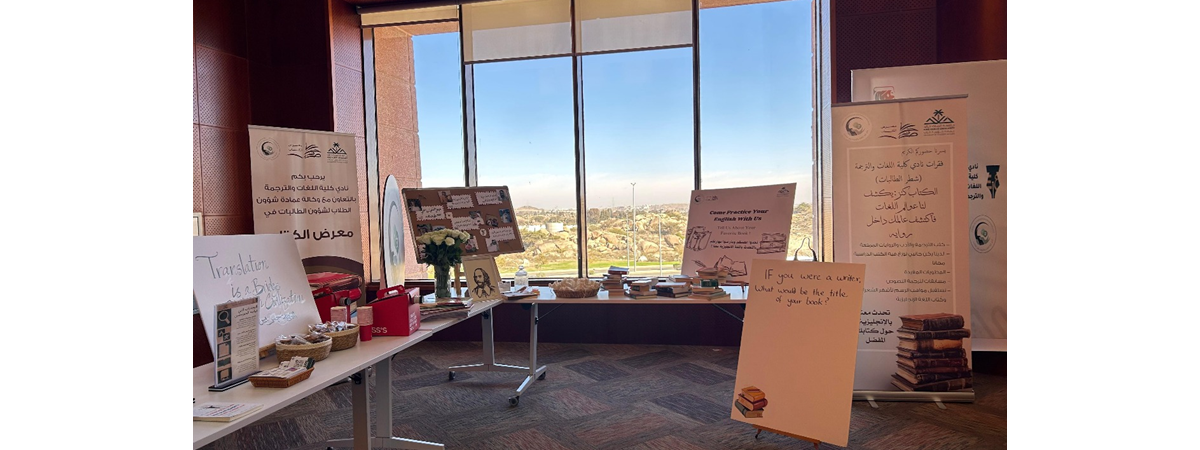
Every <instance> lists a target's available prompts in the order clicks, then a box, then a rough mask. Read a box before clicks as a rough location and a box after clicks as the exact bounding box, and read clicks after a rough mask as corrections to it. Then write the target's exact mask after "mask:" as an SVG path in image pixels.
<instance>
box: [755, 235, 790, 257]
mask: <svg viewBox="0 0 1200 450" xmlns="http://www.w3.org/2000/svg"><path fill="white" fill-rule="evenodd" d="M787 245H788V237H787V235H786V234H783V233H763V234H762V240H761V241H759V242H758V254H760V255H762V254H767V253H781V252H786V251H787Z"/></svg>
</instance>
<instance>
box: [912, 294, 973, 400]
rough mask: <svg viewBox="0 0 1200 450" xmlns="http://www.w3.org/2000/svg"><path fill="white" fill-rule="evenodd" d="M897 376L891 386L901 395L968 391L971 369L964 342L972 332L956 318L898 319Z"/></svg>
mask: <svg viewBox="0 0 1200 450" xmlns="http://www.w3.org/2000/svg"><path fill="white" fill-rule="evenodd" d="M900 323H901V327H900V329H899V330H896V337H898V338H899V339H900V343H899V345H898V346H897V347H896V351H897V352H896V368H897V370H896V373H895V374H893V375H892V385H894V386H896V387H898V388H900V389H901V390H904V391H936V392H944V391H956V390H959V389H967V388H970V387H971V367H970V366H969V365H968V364H967V352H966V349H964V348H963V338H968V337H971V330H968V329H966V328H963V325H964V323H965V321H964V320H963V317H962V316H960V315H957V314H946V313H937V314H921V315H915V316H900Z"/></svg>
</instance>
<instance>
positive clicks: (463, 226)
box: [402, 186, 525, 259]
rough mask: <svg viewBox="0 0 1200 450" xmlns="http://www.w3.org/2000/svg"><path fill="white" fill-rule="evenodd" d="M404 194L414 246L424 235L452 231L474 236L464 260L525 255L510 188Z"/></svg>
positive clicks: (412, 190) (423, 190) (466, 246)
mask: <svg viewBox="0 0 1200 450" xmlns="http://www.w3.org/2000/svg"><path fill="white" fill-rule="evenodd" d="M402 194H403V196H404V209H405V211H406V213H407V214H408V223H409V225H410V226H411V227H412V235H413V239H414V242H413V245H416V242H415V239H416V238H417V237H420V236H421V235H422V234H425V233H428V232H430V231H437V230H441V229H445V228H451V229H455V230H459V231H463V232H466V233H467V234H470V235H471V239H470V240H468V241H467V242H466V243H465V244H463V257H464V259H465V258H469V257H473V256H496V255H502V254H506V253H521V252H523V251H525V244H524V243H523V242H521V228H520V226H518V225H517V214H516V209H515V208H513V202H512V197H510V196H509V190H508V186H487V187H472V188H464V187H457V188H421V189H415V188H407V189H403V190H402ZM416 248H417V250H418V251H420V250H421V249H422V246H420V245H416Z"/></svg>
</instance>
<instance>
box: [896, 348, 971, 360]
mask: <svg viewBox="0 0 1200 450" xmlns="http://www.w3.org/2000/svg"><path fill="white" fill-rule="evenodd" d="M896 356H899V357H903V358H914V359H915V358H966V357H967V350H966V349H964V348H951V349H946V350H926V351H922V350H911V349H907V348H900V347H896Z"/></svg>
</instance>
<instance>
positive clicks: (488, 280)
mask: <svg viewBox="0 0 1200 450" xmlns="http://www.w3.org/2000/svg"><path fill="white" fill-rule="evenodd" d="M463 270H464V271H465V272H466V275H467V295H468V296H469V297H471V299H473V300H497V299H501V298H504V295H502V294H501V293H500V269H498V268H497V267H496V258H494V257H491V256H483V257H479V258H463Z"/></svg>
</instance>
